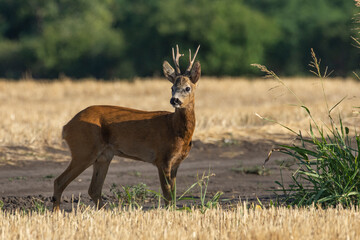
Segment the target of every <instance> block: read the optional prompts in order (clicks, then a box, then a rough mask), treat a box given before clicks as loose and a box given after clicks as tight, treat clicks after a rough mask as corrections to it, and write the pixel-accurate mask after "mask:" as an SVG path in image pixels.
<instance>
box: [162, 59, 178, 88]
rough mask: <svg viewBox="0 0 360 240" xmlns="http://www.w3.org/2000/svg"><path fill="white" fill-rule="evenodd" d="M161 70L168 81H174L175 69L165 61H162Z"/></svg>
mask: <svg viewBox="0 0 360 240" xmlns="http://www.w3.org/2000/svg"><path fill="white" fill-rule="evenodd" d="M163 71H164V75H165V77H166V78H167V79H168V80H169V81H170V82H172V83H174V81H175V77H176V74H175V70H174V68H173V67H172V66H171V65H170V64H169V63H168V62H167V61H164V63H163Z"/></svg>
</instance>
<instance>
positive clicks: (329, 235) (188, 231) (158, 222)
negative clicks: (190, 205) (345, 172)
mask: <svg viewBox="0 0 360 240" xmlns="http://www.w3.org/2000/svg"><path fill="white" fill-rule="evenodd" d="M359 224H360V212H359V211H358V210H356V209H347V210H343V209H340V208H336V209H327V210H321V209H320V210H317V209H315V208H309V209H287V208H270V209H264V210H262V209H261V208H259V207H257V208H255V209H254V208H251V209H248V208H247V207H246V205H245V204H244V205H238V206H237V207H235V208H234V209H231V210H225V209H221V208H220V209H213V210H209V211H207V212H206V213H205V214H201V213H200V211H197V210H193V211H192V212H185V211H167V210H150V211H145V212H144V211H141V210H136V211H121V210H114V211H93V210H90V209H87V210H83V211H81V212H78V213H74V212H72V213H66V214H53V213H51V212H45V213H43V214H39V213H32V214H22V213H17V214H9V213H6V212H0V236H1V238H2V239H9V240H10V239H123V240H125V239H266V240H269V239H327V240H331V239H356V238H357V236H359V234H360V229H359V227H358V226H359Z"/></svg>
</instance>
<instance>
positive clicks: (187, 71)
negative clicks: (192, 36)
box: [185, 45, 200, 74]
mask: <svg viewBox="0 0 360 240" xmlns="http://www.w3.org/2000/svg"><path fill="white" fill-rule="evenodd" d="M199 49H200V45H199V46H198V48H197V49H196V52H195V55H194V58H193V59H191V49H189V62H190V64H189V67H188V68H187V69H186V72H185V74H189V73H190V71H191V68H192V66H193V64H194V62H195V58H196V55H197V54H198V51H199Z"/></svg>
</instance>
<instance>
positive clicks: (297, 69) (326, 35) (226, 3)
mask: <svg viewBox="0 0 360 240" xmlns="http://www.w3.org/2000/svg"><path fill="white" fill-rule="evenodd" d="M355 11H356V8H355V5H354V2H353V1H344V0H168V1H161V0H16V1H15V0H0V77H7V78H20V77H22V76H23V75H24V74H25V73H26V74H31V75H32V76H33V77H34V78H57V77H58V76H59V75H66V76H69V77H75V78H81V77H89V76H92V77H96V78H105V79H111V78H129V77H133V76H157V75H160V74H161V63H162V61H163V60H165V59H166V60H171V47H173V46H175V44H176V43H178V44H179V45H180V47H181V48H180V49H181V52H182V53H186V54H187V49H188V48H191V49H193V50H195V49H196V47H197V45H198V44H201V49H200V54H199V55H198V59H199V60H200V61H201V62H202V69H203V72H204V74H206V75H212V76H222V75H233V76H238V75H251V74H254V73H255V72H256V69H253V68H252V67H251V66H250V64H251V63H261V64H265V65H267V66H268V67H270V68H272V69H274V70H276V71H277V72H278V73H281V74H286V75H298V74H305V73H306V71H307V70H306V69H307V64H308V62H309V60H310V48H314V50H315V52H316V53H317V55H318V56H321V57H322V58H323V59H325V61H326V64H327V65H329V67H330V68H331V69H334V70H336V71H335V73H336V74H337V75H343V76H344V75H347V74H349V73H350V72H351V71H352V70H355V69H356V68H358V63H359V62H360V61H359V60H360V58H359V54H358V51H357V50H356V48H354V47H353V46H352V40H351V38H350V37H351V36H352V35H354V32H353V29H354V28H355V25H354V21H353V16H354V14H355ZM187 59H188V58H187V56H186V57H184V58H183V59H182V63H183V64H184V67H186V66H185V65H186V64H187Z"/></svg>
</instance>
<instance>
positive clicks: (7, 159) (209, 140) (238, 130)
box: [0, 77, 360, 209]
mask: <svg viewBox="0 0 360 240" xmlns="http://www.w3.org/2000/svg"><path fill="white" fill-rule="evenodd" d="M339 86H341V88H339ZM170 87H171V84H170V82H168V81H166V80H161V79H137V80H134V81H133V82H125V81H108V82H105V81H94V80H92V79H84V80H82V81H72V80H71V79H61V80H58V81H33V80H31V79H29V80H22V81H7V80H1V79H0V119H1V121H0V200H1V201H0V207H1V208H3V209H15V208H20V209H21V208H22V209H32V208H34V207H35V208H39V207H41V206H43V204H44V205H45V206H46V207H49V208H50V207H51V201H50V200H51V196H52V193H53V182H54V180H55V178H56V177H57V176H59V175H60V174H61V173H62V172H63V171H64V170H65V168H66V167H67V165H68V164H69V162H70V154H69V151H68V148H67V146H66V145H65V144H64V143H63V141H62V139H61V128H62V126H63V125H64V124H66V123H67V122H68V121H69V119H71V118H72V117H73V116H74V115H75V114H76V113H77V112H79V111H80V110H82V109H84V108H85V107H88V106H91V105H99V104H100V105H120V106H127V107H130V108H135V109H142V110H149V111H150V110H165V111H173V108H172V107H171V105H170V104H169V98H170V96H171V92H170ZM359 87H360V83H359V81H353V80H351V79H328V80H324V81H323V82H321V81H319V79H311V78H310V79H305V78H295V79H285V80H283V81H281V83H279V81H275V80H270V79H233V78H221V79H217V78H206V77H204V78H202V79H201V81H200V83H199V86H198V87H197V90H196V130H195V132H194V136H193V140H194V144H193V148H192V150H191V152H190V155H189V157H188V158H187V159H185V160H184V162H183V163H182V164H181V166H180V168H179V171H178V176H177V195H178V196H179V195H181V194H182V193H183V192H184V191H185V190H186V189H188V188H189V187H190V186H191V185H192V184H193V183H195V182H196V181H197V175H200V176H201V175H202V174H203V173H204V172H205V173H206V174H208V173H209V171H210V173H213V174H215V176H212V177H211V178H210V182H209V185H208V192H207V196H208V198H211V197H212V196H213V195H214V194H216V192H218V191H221V192H223V193H224V194H223V196H222V198H221V199H223V201H221V203H222V204H227V203H234V202H236V201H239V200H240V199H241V200H249V201H253V202H257V198H259V199H260V201H262V202H264V203H266V202H269V199H273V200H276V195H275V194H274V190H279V189H278V187H279V186H278V185H277V184H275V181H279V182H281V181H282V180H283V181H284V184H285V185H288V183H289V181H290V175H291V172H293V171H294V170H295V166H294V165H292V164H293V163H294V162H293V160H292V159H290V158H289V157H288V156H284V155H282V154H280V153H274V155H273V156H272V158H271V160H270V161H269V162H268V163H267V164H266V166H265V167H266V169H265V170H263V168H262V165H263V163H264V160H265V159H266V157H267V154H268V152H269V151H270V150H271V149H272V148H273V147H274V146H276V144H279V143H286V144H292V143H293V141H294V135H291V133H290V132H289V131H288V130H286V129H285V128H283V127H281V126H279V125H278V124H275V123H274V122H273V121H266V120H264V118H267V119H273V120H275V121H277V122H279V123H281V124H284V125H285V126H287V127H289V128H291V129H294V132H299V131H301V132H302V133H303V134H304V136H306V135H307V134H308V132H309V131H308V129H309V123H310V122H311V119H310V118H309V116H308V114H307V113H306V111H305V110H304V109H303V108H302V107H300V106H303V105H305V106H307V107H308V108H309V109H310V111H311V113H312V119H315V120H316V121H317V122H320V123H324V124H327V123H328V121H326V119H328V108H329V107H332V106H337V103H338V102H339V101H340V100H341V99H343V98H344V96H348V97H347V98H346V99H344V100H343V101H342V103H341V104H340V105H339V106H337V107H336V108H335V109H334V110H333V111H332V113H333V114H334V116H337V115H338V114H341V116H342V119H343V124H344V126H348V127H349V129H350V131H351V133H354V132H355V130H354V127H353V126H357V125H358V124H357V123H358V118H359V113H358V111H357V109H355V110H354V106H358V105H359V104H358V103H359V101H358V99H359V98H358V89H359ZM290 90H291V91H290ZM323 90H324V91H323ZM324 94H325V95H326V97H325V96H324ZM263 117H264V118H263ZM334 119H337V118H336V117H334ZM283 161H285V163H284V164H283V168H282V173H283V178H281V175H280V165H281V164H282V162H283ZM91 176H92V168H91V167H90V168H89V169H87V170H86V171H85V172H84V173H83V174H81V175H80V176H79V177H78V178H77V179H75V180H74V181H73V182H72V183H71V184H70V185H69V186H68V188H67V189H65V192H64V194H63V199H62V203H63V205H62V208H64V209H71V208H72V205H74V206H75V207H76V205H79V197H80V203H84V204H85V205H86V206H88V205H90V206H91V205H93V203H92V202H91V201H90V199H89V197H88V194H87V189H88V187H89V185H90V181H91ZM140 183H144V184H146V185H147V187H148V188H149V189H151V190H154V191H157V192H159V191H160V190H159V189H160V184H159V178H158V173H157V169H156V168H155V167H154V166H152V165H151V164H148V163H142V162H136V161H132V160H127V159H122V158H114V159H113V161H112V163H111V165H110V169H109V172H108V174H107V177H106V180H105V184H104V187H103V193H104V195H103V197H104V199H105V202H107V203H108V206H110V205H111V203H114V202H118V200H117V199H116V197H115V195H114V193H113V192H111V189H112V188H113V186H116V189H120V190H121V189H122V186H134V185H138V184H140ZM199 193H200V189H199V187H195V188H194V190H193V191H192V192H189V193H188V194H187V195H189V196H193V197H199ZM278 193H279V194H281V192H278ZM225 200H226V201H225ZM154 204H157V200H156V199H153V200H152V201H148V202H145V204H144V206H145V207H151V206H153V205H154ZM178 204H182V203H181V202H179V203H178Z"/></svg>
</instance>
